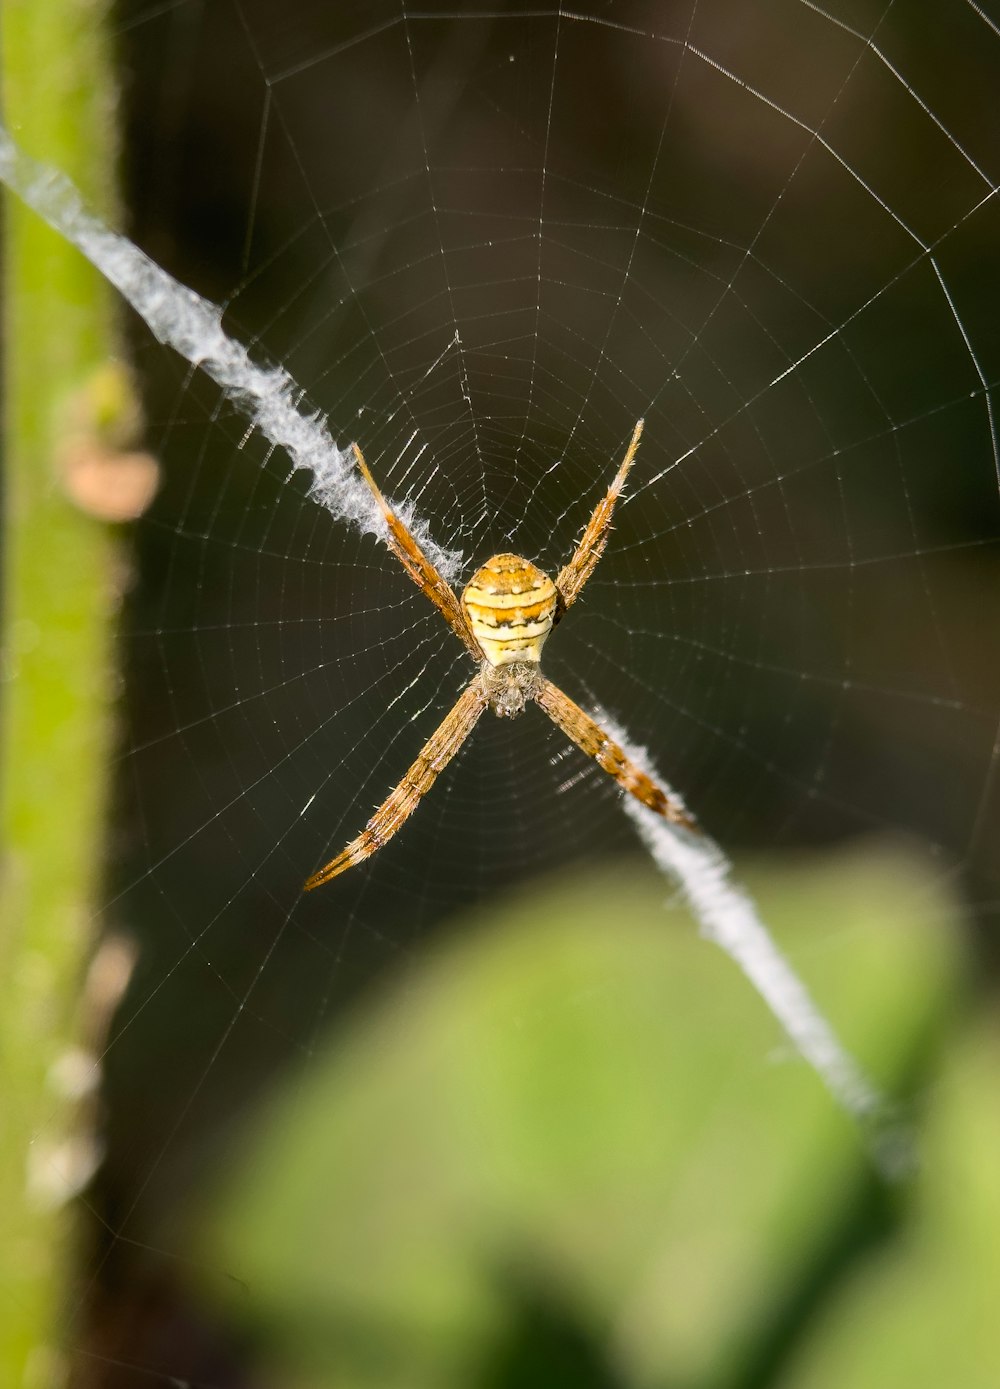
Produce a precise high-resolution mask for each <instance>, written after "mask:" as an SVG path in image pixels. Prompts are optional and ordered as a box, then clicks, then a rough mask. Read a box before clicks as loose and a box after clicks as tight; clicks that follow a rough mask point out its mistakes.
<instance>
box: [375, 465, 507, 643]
mask: <svg viewBox="0 0 1000 1389" xmlns="http://www.w3.org/2000/svg"><path fill="white" fill-rule="evenodd" d="M352 447H353V449H354V457H355V460H356V462H357V465H358V468H359V470H360V472H361V476H362V477H363V478H364V480H365V482H367V484H368V486H369V487H370V488H371V490H372V494H373V496H374V498H375V500H376V501H377V502H378V504H379V509H380V510H381V512H382V515H383V516H384V517H385V522H386V525H387V526H388V527H389V535H388V537H387V544H388V546H389V548H390V550H391V551H392V552H393V554H394V555H395V556H396V558H397V559H398V560H399V562H400V564H401V565H402V566H403V568H404V569H405V570H406V572H407V574H409V576H410V578H411V579H412V580H413V582H414V583H415V584H416V585H417V587H418V588H419V589H420V590H421V591H422V592H423V593H425V594H426V595H427V597H428V598H429V599H430V600H431V602H432V603H433V604H434V606H435V607H436V608H437V610H438V611H439V612H440V613H441V615H442V617H443V618H444V620H445V621H446V622H447V624H448V626H449V627H450V628H451V629H452V631H453V632H454V633H455V635H456V636H457V637H459V638H460V639H461V640H462V641H463V642H464V643H465V647H466V650H467V651H468V653H469V655H470V656H471V657H472V658H473V660H474V661H476V662H477V663H478V662H479V661H481V660H482V659H483V653H482V649H481V648H480V646H479V643H478V642H477V641H476V639H475V637H474V636H473V635H472V631H471V629H470V627H469V624H468V622H467V621H466V620H465V614H464V613H463V612H462V607H461V604H460V603H459V601H458V599H457V598H456V597H455V592H454V589H453V588H452V587H451V585H450V584H449V583H448V581H447V579H444V578H442V576H441V575H440V574H439V573H438V571H437V569H436V568H435V567H434V565H433V564H432V563H431V561H430V560H429V559H428V558H427V556H426V555H425V554H424V552H423V550H421V548H420V546H419V545H418V544H417V542H416V540H415V539H414V537H413V536H412V535H411V534H410V532H409V530H408V529H407V528H406V526H405V525H404V524H403V522H402V521H401V520H400V519H399V517H398V516H397V515H396V513H395V512H394V511H393V510H392V508H391V507H390V506H389V503H388V502H387V501H386V499H385V497H383V495H382V493H381V492H380V491H379V489H378V487H377V485H376V483H375V479H374V478H373V477H372V475H371V473H370V472H369V470H368V464H367V463H366V462H365V458H364V454H363V453H362V452H361V450H360V449H359V448H358V446H357V444H354V445H352Z"/></svg>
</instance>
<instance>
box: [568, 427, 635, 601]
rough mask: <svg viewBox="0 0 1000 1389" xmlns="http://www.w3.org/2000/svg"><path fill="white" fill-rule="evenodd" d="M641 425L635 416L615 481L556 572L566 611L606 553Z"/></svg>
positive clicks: (633, 457)
mask: <svg viewBox="0 0 1000 1389" xmlns="http://www.w3.org/2000/svg"><path fill="white" fill-rule="evenodd" d="M642 426H643V421H642V420H636V424H635V429H633V431H632V442H631V443H630V444H629V446H628V448H627V450H626V451H625V457H624V458H623V459H622V461H621V463H620V464H619V467H618V471H617V473H615V476H614V481H613V482H612V483H611V486H610V487H609V488H608V490H607V492H606V494H605V495H604V496H603V497H602V498H601V500H600V501H599V502H598V503H597V505H596V506H595V507H594V514H593V515H592V516H591V518H590V520H589V521H588V522H587V529H586V530H585V531H584V533H583V536H582V538H581V540H580V543H579V545H578V546H577V547H576V551H575V552H574V555H573V558H572V559H571V560H570V562H569V563H568V564H566V565H564V566H563V568H562V569H561V570H560V571H559V573H558V575H557V576H556V588H557V589H558V590H559V597H560V599H561V600H562V604H561V607H562V611H563V612H565V610H566V609H567V608H568V607H569V606H570V604H571V603H575V602H576V600H577V598H579V596H580V594H581V593H582V592H583V586H584V584H585V583H586V582H587V580H588V579H589V578H590V576H591V574H593V572H594V570H595V569H596V568H597V561H598V560H599V559H600V558H601V556H602V555H603V554H604V547H605V546H606V545H607V543H608V532H609V530H610V529H611V517H612V515H613V514H614V510H615V503H616V502H617V500H618V498H619V496H620V495H621V490H622V488H623V487H624V486H625V479H626V478H627V477H628V474H629V469H630V468H631V466H632V464H633V462H634V461H635V454H636V450H637V449H638V447H639V440H640V439H641V438H642Z"/></svg>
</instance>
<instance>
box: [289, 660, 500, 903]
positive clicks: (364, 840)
mask: <svg viewBox="0 0 1000 1389" xmlns="http://www.w3.org/2000/svg"><path fill="white" fill-rule="evenodd" d="M485 708H486V694H485V692H484V690H483V687H482V683H481V682H480V679H479V676H478V675H477V676H476V677H475V678H474V679H473V680H472V681H471V682H470V683H469V684H468V685H466V687H465V689H464V690H463V691H462V693H461V694H460V695H459V697H458V700H457V701H456V703H455V705H454V707H453V708H452V710H451V712H450V713H449V714H448V715H447V717H446V718H445V719H444V720H443V722H442V723H440V724H439V725H438V727H437V728H436V729H435V730H434V732H433V733H432V734H431V736H430V737H429V738H428V739H427V742H426V743H425V744H424V746H423V747H422V748H421V749H420V752H419V753H418V754H417V760H416V761H415V762H414V763H413V765H412V766H411V767H410V768H409V770H408V771H406V772H404V773H403V776H402V778H401V780H400V781H399V784H398V785H397V786H395V787H394V788H393V790H392V791H390V793H389V795H388V796H387V797H386V799H385V800H384V801H383V802H382V804H381V805H380V806H379V808H378V810H376V812H375V814H374V815H373V816H372V817H371V819H370V820H369V821H368V824H367V825H366V826H365V828H364V829H363V830H362V831H361V833H360V834H359V835H358V837H357V839H352V840H351V842H350V844H348V845H347V847H346V848H345V849H342V850H341V852H340V853H339V854H338V855H337V857H336V858H332V859H331V860H330V862H329V863H328V864H326V866H325V867H323V868H321V869H320V870H319V872H318V873H314V874H313V875H312V877H311V878H310V879H309V881H308V882H307V883H306V884H305V891H306V892H309V891H311V890H312V889H313V888H314V887H319V886H320V885H321V884H322V883H328V882H329V881H330V879H331V878H336V877H337V875H338V874H339V873H344V872H346V871H347V869H348V868H353V867H354V865H355V864H356V863H363V862H364V860H365V859H366V858H370V857H371V855H372V854H374V853H375V851H376V849H381V847H382V845H383V844H386V843H388V841H389V840H390V839H391V838H392V836H393V835H394V834H395V833H396V831H397V830H398V829H400V828H401V827H402V826H403V825H404V824H405V823H406V821H407V820H408V819H409V818H410V816H411V815H412V814H413V812H414V811H415V810H416V808H417V806H418V805H419V804H420V800H421V797H423V796H425V795H426V794H427V792H428V791H429V790H430V789H431V787H432V786H433V785H434V783H435V781H436V780H437V776H438V773H439V772H440V771H442V770H443V768H445V767H446V766H447V765H448V763H449V762H450V761H451V759H452V758H453V757H454V756H455V754H456V752H458V750H459V748H460V747H461V746H462V744H463V743H464V742H465V740H466V738H467V737H468V736H469V734H470V733H471V732H472V730H473V728H474V727H475V726H476V721H477V720H478V718H479V716H480V714H481V713H482V712H483V710H484V709H485Z"/></svg>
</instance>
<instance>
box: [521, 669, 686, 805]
mask: <svg viewBox="0 0 1000 1389" xmlns="http://www.w3.org/2000/svg"><path fill="white" fill-rule="evenodd" d="M535 701H536V703H537V704H539V705H540V706H541V707H542V708H543V709H544V710H545V712H546V714H548V716H549V718H550V719H551V720H552V722H553V723H554V724H555V725H556V726H557V727H558V728H561V729H562V731H563V732H564V733H565V734H566V737H567V738H569V740H570V742H573V743H575V744H576V745H577V747H578V748H580V749H581V750H582V751H583V752H585V753H586V754H587V756H588V757H592V758H593V759H594V761H595V762H596V763H597V765H598V766H599V767H601V768H602V769H603V770H604V771H605V772H607V773H608V775H609V776H613V777H614V779H615V781H617V782H618V785H619V786H621V787H622V788H623V790H625V791H628V792H629V794H630V795H632V796H634V797H635V798H636V800H637V801H641V802H642V803H643V805H645V806H648V807H649V809H650V810H655V811H656V813H657V815H662V816H663V817H664V819H666V820H670V821H671V822H672V823H673V824H675V825H681V826H683V828H684V829H686V830H693V831H694V832H695V833H697V832H698V826H697V824H696V823H695V821H694V819H693V818H692V817H691V815H689V814H688V812H687V810H686V809H685V807H684V806H683V805H682V804H681V803H680V801H679V800H678V799H677V798H676V797H672V796H668V795H667V793H666V792H665V791H664V790H663V789H662V788H661V787H659V786H657V784H656V782H655V781H653V780H652V779H651V778H650V777H648V776H647V775H646V773H645V772H644V771H642V769H641V768H639V767H637V766H636V765H635V763H634V762H632V761H631V760H630V759H629V758H628V757H627V756H626V754H625V753H624V751H623V750H622V749H621V748H620V747H619V746H618V744H617V743H616V742H615V741H614V739H613V738H610V737H609V736H608V734H607V733H605V731H604V729H603V728H602V727H601V726H600V724H598V723H595V722H594V720H593V719H592V718H591V717H590V715H589V714H587V713H585V712H584V710H583V709H581V708H580V706H579V704H575V703H574V702H573V700H571V699H570V697H569V695H567V694H563V692H562V690H561V689H560V688H559V686H558V685H554V684H553V683H552V681H551V680H546V679H545V677H544V676H541V677H539V681H538V688H537V690H536V691H535Z"/></svg>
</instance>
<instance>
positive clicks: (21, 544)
mask: <svg viewBox="0 0 1000 1389" xmlns="http://www.w3.org/2000/svg"><path fill="white" fill-rule="evenodd" d="M106 12H107V6H106V5H105V4H103V3H101V0H95V3H87V4H81V3H80V0H50V3H48V4H46V5H38V4H36V3H34V0H7V3H5V4H4V6H3V8H2V13H0V83H2V94H3V117H4V120H5V122H6V123H8V124H9V126H10V127H11V129H12V130H13V131H15V132H16V133H17V136H18V138H19V139H20V140H22V142H23V144H24V147H25V149H26V150H27V151H28V152H29V153H30V154H32V155H34V156H36V157H38V158H42V159H46V160H51V161H53V162H54V163H56V164H58V165H59V167H60V168H62V169H63V170H65V171H66V173H68V174H69V175H70V176H71V177H72V178H73V179H75V180H76V181H77V183H78V184H79V186H80V187H81V188H82V189H83V190H84V192H85V194H86V196H87V198H88V199H89V200H90V201H91V203H92V205H94V206H95V207H98V208H100V209H101V210H102V211H107V210H108V209H110V208H111V207H112V205H113V204H114V200H115V199H114V192H113V180H114V172H113V171H114V159H113V157H112V152H113V149H114V144H115V137H114V125H113V115H114V92H115V84H114V81H113V79H112V74H111V65H110V61H109V54H108V42H107V33H106V30H105V19H106ZM3 233H4V236H3V246H2V251H3V265H2V272H3V283H2V289H0V308H2V335H3V341H4V344H5V349H6V350H5V352H4V361H3V384H2V395H3V406H4V420H3V453H4V496H3V503H4V515H3V538H2V549H3V577H2V590H3V661H2V681H3V706H2V727H0V762H2V771H3V776H2V782H0V826H2V828H0V842H2V846H3V864H2V900H0V990H2V992H0V1086H2V1100H0V1104H2V1114H0V1291H2V1294H3V1295H2V1296H0V1383H2V1384H3V1385H5V1386H7V1385H11V1386H15V1385H16V1386H21V1385H30V1386H45V1389H48V1385H49V1384H56V1383H59V1382H60V1381H59V1369H58V1366H59V1363H60V1358H59V1351H58V1342H59V1340H60V1339H61V1338H62V1334H63V1332H64V1330H65V1326H64V1315H63V1309H64V1303H65V1299H66V1295H67V1288H68V1286H69V1285H70V1283H71V1281H72V1270H71V1269H70V1268H69V1266H68V1264H69V1259H68V1257H67V1251H68V1250H69V1248H70V1245H71V1242H72V1226H73V1223H74V1221H73V1207H72V1205H71V1201H72V1198H73V1197H74V1196H75V1195H76V1194H77V1193H78V1192H79V1190H80V1189H81V1187H82V1186H84V1185H85V1184H86V1182H87V1181H88V1180H89V1178H90V1177H91V1175H92V1173H93V1170H94V1166H95V1164H96V1163H97V1161H98V1160H99V1153H98V1148H97V1144H96V1140H95V1139H94V1136H93V1134H92V1132H91V1123H92V1119H93V1114H92V1113H91V1112H90V1110H89V1109H88V1107H87V1106H86V1103H84V1104H83V1105H81V1101H84V1102H85V1101H87V1100H88V1099H89V1098H90V1096H91V1092H92V1089H93V1086H94V1084H95V1083H96V1079H97V1068H96V1062H95V1061H94V1058H93V1056H91V1055H90V1054H89V1053H88V1050H87V1049H88V1047H90V1046H93V1045H95V1043H97V1041H98V1039H97V1037H96V1036H95V1033H97V1032H98V1031H99V1030H100V1024H101V1022H102V1021H106V1019H101V1018H100V1017H99V1016H98V1012H99V1010H96V1009H95V1008H94V1007H93V1006H92V1005H93V1000H91V999H88V998H86V997H83V998H81V993H82V990H83V982H84V974H85V969H86V962H87V959H88V956H89V954H90V952H91V950H92V948H93V945H94V937H95V930H94V901H95V896H96V894H97V892H98V890H99V889H98V882H99V878H100V873H101V868H102V863H103V853H102V850H103V840H104V808H105V804H106V798H107V789H108V778H109V743H110V740H111V714H110V711H111V703H112V700H113V698H114V693H115V681H114V674H113V669H112V667H113V653H112V634H113V631H114V623H115V619H116V615H117V611H118V604H119V599H120V589H121V581H122V568H121V554H120V550H119V546H118V543H117V537H115V536H114V535H113V534H112V532H110V531H109V529H108V528H107V527H106V526H103V525H100V524H97V523H96V522H95V521H94V520H93V519H92V517H90V516H87V515H84V514H83V512H82V511H81V510H80V509H78V507H75V506H73V505H72V504H71V502H70V499H69V496H70V493H71V491H72V489H71V487H70V486H69V485H68V484H69V478H68V473H69V471H70V469H71V467H72V463H73V459H72V457H71V456H70V455H71V452H72V451H73V450H79V449H84V450H86V449H88V448H94V447H96V442H95V440H94V439H93V437H92V435H93V433H94V432H96V431H95V430H93V429H92V426H94V425H95V424H96V421H97V418H98V416H100V417H101V418H102V420H103V422H105V423H107V416H108V411H107V410H106V409H105V410H103V411H98V410H97V409H96V408H95V402H96V394H97V393H98V383H99V381H100V380H101V379H104V374H105V367H106V363H107V360H108V357H109V355H110V354H111V353H113V351H114V348H115V345H116V332H115V321H114V300H113V296H112V291H111V290H110V288H109V287H108V286H107V285H106V284H105V282H104V281H103V280H102V278H101V277H100V276H99V275H98V273H97V272H96V271H95V270H94V269H93V268H92V267H91V266H90V265H88V264H87V263H86V261H85V260H84V259H83V257H82V256H81V255H80V254H79V253H78V252H77V251H76V250H75V249H74V248H73V247H71V246H69V245H68V244H67V243H66V242H65V241H64V240H62V238H61V237H59V236H57V235H56V234H55V233H54V232H53V231H51V230H50V229H49V228H48V227H46V226H45V225H44V224H43V223H42V222H41V221H40V220H39V219H38V218H37V217H36V216H35V215H34V213H32V212H30V211H29V210H28V209H27V208H26V207H24V206H23V205H22V204H21V203H19V202H18V200H17V199H16V198H14V197H12V196H11V197H6V198H5V199H4V204H3ZM125 394H126V393H124V392H123V393H121V397H122V398H121V399H120V401H119V404H120V405H121V406H124V405H125V400H124V396H125Z"/></svg>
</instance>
